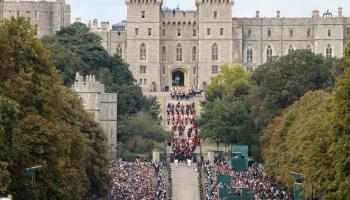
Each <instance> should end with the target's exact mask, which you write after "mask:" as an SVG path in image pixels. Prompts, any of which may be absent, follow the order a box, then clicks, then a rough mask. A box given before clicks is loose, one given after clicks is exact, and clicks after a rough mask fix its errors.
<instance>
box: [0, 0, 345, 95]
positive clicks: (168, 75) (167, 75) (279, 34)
mask: <svg viewBox="0 0 350 200" xmlns="http://www.w3.org/2000/svg"><path fill="white" fill-rule="evenodd" d="M125 3H126V5H127V13H128V14H127V20H126V21H122V22H121V23H118V24H115V25H112V27H111V28H110V25H109V23H108V22H102V23H101V25H99V24H98V22H97V20H94V21H92V22H90V23H89V24H88V26H89V28H90V30H91V32H94V33H96V34H98V35H99V36H100V37H101V38H102V44H103V46H104V47H105V48H106V50H107V51H108V52H109V53H110V54H118V55H120V56H121V57H122V58H123V59H124V61H125V62H126V63H128V64H129V65H130V70H131V71H132V73H133V75H134V77H135V79H136V80H137V81H138V84H139V85H140V86H141V87H142V89H143V90H144V91H145V92H150V91H154V92H159V91H164V90H165V89H166V88H168V87H171V86H174V85H176V86H186V87H189V86H193V87H196V88H199V89H204V88H205V87H206V85H207V84H209V81H210V78H211V77H212V76H213V75H215V74H217V73H218V72H219V70H220V69H219V66H220V65H223V64H229V65H236V64H240V65H242V66H243V67H244V68H245V69H246V70H253V69H254V68H256V67H257V66H259V65H261V64H263V63H265V62H266V61H268V60H270V59H271V58H272V57H273V56H282V55H287V54H288V53H291V52H292V51H293V50H295V49H309V50H310V51H313V52H315V53H316V54H322V55H324V56H326V57H342V56H343V51H344V46H345V43H346V40H347V39H348V35H349V32H350V17H344V16H343V14H342V8H339V9H338V11H337V12H336V13H331V12H329V11H327V12H325V13H320V12H319V11H317V10H315V11H312V13H310V17H309V18H284V17H281V13H280V12H279V11H277V12H276V16H275V17H273V18H265V17H261V16H260V13H259V11H256V13H255V17H252V18H232V16H234V13H232V7H233V6H234V0H195V2H194V3H195V4H196V6H197V9H196V10H193V11H183V10H180V9H173V10H171V9H168V8H165V7H164V6H163V0H125ZM0 4H1V5H0V6H1V7H0V12H1V16H0V17H1V19H4V18H9V17H11V16H15V17H18V16H25V17H29V18H30V19H31V22H32V24H34V25H35V26H37V27H38V30H39V36H43V35H50V34H53V33H55V32H56V31H57V30H59V29H60V28H61V27H63V26H67V25H68V24H70V6H69V5H67V4H66V3H65V1H64V0H55V1H45V0H40V1H22V0H0Z"/></svg>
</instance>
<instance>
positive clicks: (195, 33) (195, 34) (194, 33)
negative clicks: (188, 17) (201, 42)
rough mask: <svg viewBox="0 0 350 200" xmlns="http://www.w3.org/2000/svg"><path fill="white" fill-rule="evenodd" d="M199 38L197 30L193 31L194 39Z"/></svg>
mask: <svg viewBox="0 0 350 200" xmlns="http://www.w3.org/2000/svg"><path fill="white" fill-rule="evenodd" d="M196 36H197V29H193V37H196Z"/></svg>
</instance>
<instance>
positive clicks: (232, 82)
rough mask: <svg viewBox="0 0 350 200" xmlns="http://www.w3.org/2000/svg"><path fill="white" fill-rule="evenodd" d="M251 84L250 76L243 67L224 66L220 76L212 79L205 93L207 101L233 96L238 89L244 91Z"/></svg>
mask: <svg viewBox="0 0 350 200" xmlns="http://www.w3.org/2000/svg"><path fill="white" fill-rule="evenodd" d="M249 84H250V74H249V73H247V72H245V71H244V70H243V69H242V68H241V66H234V67H230V66H229V65H222V66H220V72H219V74H218V75H216V76H214V77H213V78H212V79H211V81H210V84H209V85H208V88H207V90H206V91H205V96H206V100H207V101H214V100H215V99H216V98H225V97H229V96H233V95H234V92H235V91H236V89H243V88H244V87H248V86H249ZM237 92H239V91H237Z"/></svg>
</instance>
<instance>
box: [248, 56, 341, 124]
mask: <svg viewBox="0 0 350 200" xmlns="http://www.w3.org/2000/svg"><path fill="white" fill-rule="evenodd" d="M340 65H341V64H340V60H338V59H333V58H324V57H322V56H321V55H315V54H314V53H312V52H311V51H308V50H297V51H294V52H293V53H291V54H289V55H287V56H282V57H280V58H277V59H274V60H273V61H271V62H267V63H266V64H263V65H262V66H260V67H259V68H258V69H257V70H256V71H255V72H254V73H253V76H252V81H253V85H254V88H253V92H251V94H252V96H251V97H250V98H251V99H252V115H253V116H254V118H255V119H254V121H255V123H256V124H257V127H258V128H259V129H260V130H262V129H264V128H265V127H266V126H267V125H268V124H269V123H270V122H271V121H272V120H273V118H274V117H276V116H278V115H279V114H280V113H281V112H282V111H283V110H284V109H285V108H287V107H288V106H290V105H292V104H293V103H294V101H296V100H298V99H299V98H300V97H302V96H303V95H304V94H305V93H306V92H308V91H315V90H319V89H327V90H332V89H333V87H334V83H335V79H336V76H337V75H338V74H339V71H340Z"/></svg>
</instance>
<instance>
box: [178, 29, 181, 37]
mask: <svg viewBox="0 0 350 200" xmlns="http://www.w3.org/2000/svg"><path fill="white" fill-rule="evenodd" d="M177 36H178V37H180V36H181V29H177Z"/></svg>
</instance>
